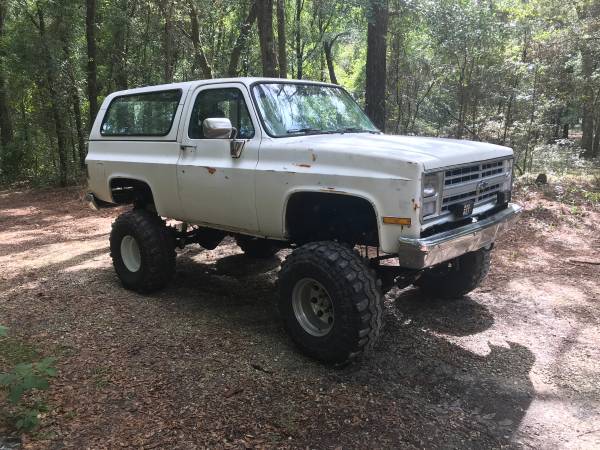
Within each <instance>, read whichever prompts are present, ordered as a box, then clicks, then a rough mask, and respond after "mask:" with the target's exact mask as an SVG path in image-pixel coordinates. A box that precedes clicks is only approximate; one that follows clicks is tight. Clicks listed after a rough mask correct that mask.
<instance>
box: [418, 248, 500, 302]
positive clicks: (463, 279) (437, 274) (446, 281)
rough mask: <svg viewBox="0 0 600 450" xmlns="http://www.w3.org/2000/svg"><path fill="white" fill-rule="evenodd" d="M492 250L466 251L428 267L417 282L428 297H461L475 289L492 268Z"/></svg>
mask: <svg viewBox="0 0 600 450" xmlns="http://www.w3.org/2000/svg"><path fill="white" fill-rule="evenodd" d="M491 253H492V251H491V250H487V249H485V248H482V249H480V250H477V251H474V252H470V253H465V254H464V255H462V256H459V257H458V258H455V259H453V260H451V261H448V262H445V263H442V264H439V265H437V266H434V267H432V268H430V269H427V270H425V271H424V272H423V274H422V275H421V276H420V277H419V279H418V280H417V281H416V282H415V285H416V286H418V287H419V288H421V291H422V292H423V293H424V294H425V295H427V296H428V297H436V298H443V299H456V298H460V297H462V296H464V295H466V294H468V293H469V292H471V291H472V290H473V289H475V288H476V287H477V286H479V284H480V283H481V282H482V281H483V279H484V278H485V277H486V276H487V274H488V272H489V270H490V260H491Z"/></svg>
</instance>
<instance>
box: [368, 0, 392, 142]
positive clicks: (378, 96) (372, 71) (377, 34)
mask: <svg viewBox="0 0 600 450" xmlns="http://www.w3.org/2000/svg"><path fill="white" fill-rule="evenodd" d="M367 20H368V27H367V67H366V81H365V112H366V113H367V115H368V116H369V117H370V118H371V120H372V121H373V123H374V124H375V126H377V127H378V128H379V129H380V130H385V94H386V74H387V69H386V66H387V29H388V1H387V0H370V2H369V5H368V8H367Z"/></svg>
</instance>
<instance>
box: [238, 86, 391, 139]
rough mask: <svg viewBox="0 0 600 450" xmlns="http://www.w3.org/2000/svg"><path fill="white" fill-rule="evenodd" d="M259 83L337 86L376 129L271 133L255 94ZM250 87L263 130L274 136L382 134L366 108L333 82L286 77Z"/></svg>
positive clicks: (278, 137) (276, 137) (277, 137)
mask: <svg viewBox="0 0 600 450" xmlns="http://www.w3.org/2000/svg"><path fill="white" fill-rule="evenodd" d="M259 84H301V85H307V86H323V87H330V88H336V89H339V90H340V91H342V92H343V93H344V94H346V95H347V96H348V98H349V99H350V100H351V101H352V102H353V103H354V104H355V105H356V107H357V108H358V109H360V110H361V112H362V113H363V114H364V115H365V117H366V118H367V120H368V121H369V122H370V123H371V125H373V130H374V131H370V130H368V131H367V130H365V131H352V132H350V131H346V132H341V131H340V132H339V133H337V132H335V131H325V130H322V131H318V132H311V133H295V134H290V135H285V136H284V135H282V136H280V135H278V134H271V133H270V132H269V129H268V127H267V126H266V124H265V118H264V117H263V115H262V111H261V109H260V106H259V104H258V100H257V98H256V95H255V94H254V87H255V86H257V85H259ZM249 88H250V97H252V103H253V104H254V109H255V110H256V114H257V115H258V119H259V122H260V126H261V128H262V129H263V131H264V132H265V133H266V134H267V135H269V136H270V137H272V138H275V139H286V138H292V137H298V136H314V135H323V134H345V133H372V134H373V133H375V134H381V130H380V129H379V128H377V127H376V126H375V124H374V123H373V121H372V120H371V118H370V117H369V116H367V113H366V112H365V110H364V109H363V108H362V107H361V106H360V105H359V104H358V102H357V101H356V100H355V99H354V97H353V96H352V95H350V93H349V92H348V91H347V90H346V89H345V88H343V87H342V86H340V85H338V84H332V83H324V82H317V81H303V80H285V79H272V80H259V81H255V82H253V83H251V84H250V86H249Z"/></svg>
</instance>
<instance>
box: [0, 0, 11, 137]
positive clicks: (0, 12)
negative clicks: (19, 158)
mask: <svg viewBox="0 0 600 450" xmlns="http://www.w3.org/2000/svg"><path fill="white" fill-rule="evenodd" d="M7 15H8V1H6V0H2V1H0V143H1V144H2V147H3V148H6V147H8V146H9V145H10V144H11V143H12V140H13V124H12V119H11V115H10V108H9V105H8V93H7V86H6V51H5V50H4V37H5V32H4V24H5V22H6V16H7Z"/></svg>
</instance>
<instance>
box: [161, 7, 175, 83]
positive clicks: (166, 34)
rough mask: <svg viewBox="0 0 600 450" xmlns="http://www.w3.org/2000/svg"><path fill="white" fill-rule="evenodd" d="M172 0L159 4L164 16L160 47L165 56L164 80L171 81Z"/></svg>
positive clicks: (172, 69)
mask: <svg viewBox="0 0 600 450" xmlns="http://www.w3.org/2000/svg"><path fill="white" fill-rule="evenodd" d="M173 8H174V5H173V1H168V0H163V1H162V2H161V4H160V9H161V13H162V16H163V17H164V20H165V22H164V25H163V36H162V38H163V39H162V40H163V42H162V47H163V56H164V58H165V65H164V82H165V83H172V82H173V77H174V76H175V42H174V33H173Z"/></svg>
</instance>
